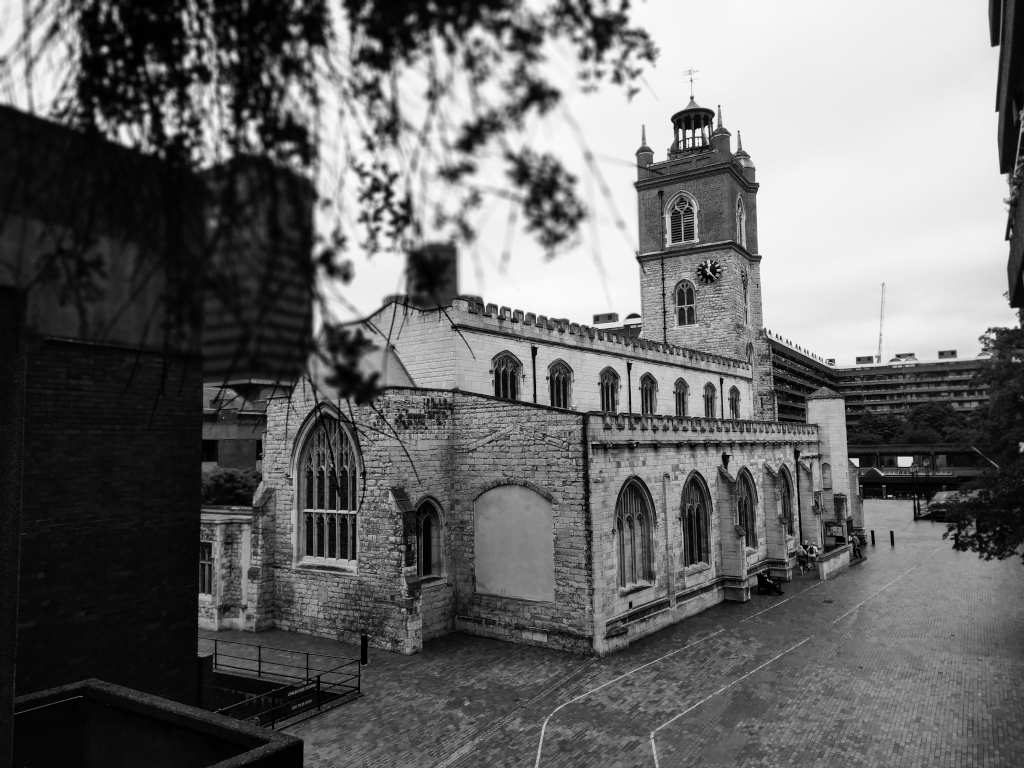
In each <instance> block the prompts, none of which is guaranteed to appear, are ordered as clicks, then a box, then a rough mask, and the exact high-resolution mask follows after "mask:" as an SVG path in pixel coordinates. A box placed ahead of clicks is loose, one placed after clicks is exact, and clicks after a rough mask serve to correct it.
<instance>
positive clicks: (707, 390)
mask: <svg viewBox="0 0 1024 768" xmlns="http://www.w3.org/2000/svg"><path fill="white" fill-rule="evenodd" d="M717 415H718V414H716V413H715V385H714V384H712V383H711V382H708V383H707V384H705V385H704V418H705V419H713V418H715V416H717Z"/></svg>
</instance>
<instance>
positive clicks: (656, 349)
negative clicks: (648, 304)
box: [449, 296, 750, 376]
mask: <svg viewBox="0 0 1024 768" xmlns="http://www.w3.org/2000/svg"><path fill="white" fill-rule="evenodd" d="M449 315H450V318H451V320H452V322H453V323H454V324H455V325H456V326H463V327H468V328H481V329H487V330H492V331H501V332H503V333H514V334H516V335H519V336H522V337H524V338H528V339H529V338H533V339H537V340H538V341H561V342H562V343H576V344H578V345H579V346H580V347H581V348H584V349H591V350H594V351H600V352H608V353H610V354H620V355H621V354H623V353H625V352H629V353H630V354H634V355H637V356H639V357H644V358H647V359H649V360H652V361H657V362H663V363H668V364H671V365H690V366H693V367H699V368H703V369H705V370H714V371H716V372H720V373H728V374H730V375H733V376H737V375H739V376H749V375H750V364H749V363H747V362H746V361H745V360H737V359H735V358H731V357H725V356H723V355H713V354H709V353H706V352H700V351H698V350H695V349H688V348H686V347H679V346H676V345H674V344H667V343H664V342H660V341H652V340H650V339H644V338H630V337H629V336H627V334H626V333H624V332H621V331H618V330H616V331H610V330H602V329H600V328H594V327H593V326H589V325H584V324H581V323H573V322H570V321H569V320H568V319H565V318H555V317H548V316H547V315H539V314H536V313H534V312H525V311H524V310H521V309H512V308H510V307H499V306H498V305H497V304H485V303H484V302H483V301H480V300H477V299H476V297H469V296H461V297H459V298H457V299H455V301H453V302H452V306H451V309H450V310H449ZM565 337H571V341H570V340H569V339H566V338H565Z"/></svg>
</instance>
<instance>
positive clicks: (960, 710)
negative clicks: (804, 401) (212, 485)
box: [204, 502, 1024, 768]
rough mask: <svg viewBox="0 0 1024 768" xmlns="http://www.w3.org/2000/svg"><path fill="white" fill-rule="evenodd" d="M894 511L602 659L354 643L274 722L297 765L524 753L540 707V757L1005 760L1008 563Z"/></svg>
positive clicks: (459, 762)
mask: <svg viewBox="0 0 1024 768" xmlns="http://www.w3.org/2000/svg"><path fill="white" fill-rule="evenodd" d="M910 518H911V514H910V506H909V504H901V503H898V502H887V503H884V504H882V503H877V502H876V503H873V504H872V503H871V502H868V504H867V509H866V522H867V526H868V527H869V528H874V529H875V530H876V536H877V546H876V547H874V548H872V547H871V546H870V545H869V546H868V547H867V548H866V549H867V553H868V559H867V560H866V561H865V562H863V563H862V564H860V565H858V566H856V567H854V568H852V569H851V570H850V571H848V572H846V573H844V574H842V575H841V576H839V577H838V578H836V579H835V580H832V581H828V582H818V581H817V580H816V579H814V578H813V577H812V576H810V575H807V576H798V578H797V580H796V581H795V582H793V583H792V584H790V585H788V586H787V588H786V594H785V595H783V596H781V597H775V596H772V597H762V596H755V597H754V598H753V599H752V600H751V601H750V602H749V603H745V604H735V603H725V604H721V605H719V606H716V607H714V608H712V609H710V610H708V611H705V612H704V613H702V614H700V615H698V616H696V617H693V618H691V619H688V620H686V621H684V622H682V623H680V624H678V625H676V626H674V627H671V628H668V629H666V630H664V631H662V632H660V633H658V634H657V635H654V636H652V637H649V638H646V639H644V640H642V641H640V642H638V643H636V644H635V645H633V646H631V647H630V648H629V649H627V650H626V651H623V652H621V653H617V654H614V655H612V656H609V657H606V658H604V659H595V658H586V657H581V656H572V655H568V654H563V653H558V652H554V651H547V650H544V649H538V648H529V647H523V646H515V645H511V644H507V643H501V642H497V641H491V640H486V639H482V638H473V637H468V636H463V635H452V636H448V637H445V638H442V639H440V640H438V641H434V642H431V643H428V644H427V645H426V647H425V648H424V651H423V652H422V653H420V654H417V655H415V656H395V655H391V654H386V653H384V652H380V651H376V652H375V651H372V650H371V664H370V665H369V666H368V667H366V668H364V677H363V689H364V692H365V695H364V696H363V697H362V698H360V699H358V700H357V701H355V702H353V703H351V704H348V705H345V706H343V707H341V708H339V709H336V710H333V711H331V712H329V713H327V714H324V715H321V716H319V717H316V718H313V719H311V720H307V721H305V722H303V723H300V724H298V725H296V726H293V727H291V728H289V729H288V730H289V732H290V733H293V734H295V735H297V736H299V737H301V738H302V739H303V740H304V741H305V744H306V764H307V765H308V766H438V768H441V767H445V768H447V767H449V766H479V765H485V766H488V768H497V767H498V766H524V767H525V766H533V765H535V763H536V762H537V752H538V743H539V741H540V736H541V729H542V726H544V723H545V720H546V719H547V725H546V726H545V727H544V738H543V747H542V752H541V756H540V763H539V764H540V765H542V766H584V765H586V766H597V765H600V766H654V765H658V766H661V767H663V768H664V767H667V766H683V765H707V766H717V765H723V766H724V765H729V766H788V765H801V766H814V765H829V766H834V765H848V766H878V765H885V766H887V768H889V767H891V766H922V767H923V766H929V767H931V766H950V767H951V768H953V767H956V768H959V767H960V766H1017V765H1020V764H1022V758H1021V755H1022V754H1024V685H1022V683H1024V604H1022V601H1021V600H1020V597H1019V595H1020V588H1021V584H1022V581H1024V567H1022V566H1021V564H1020V562H1019V560H1013V561H1007V562H1002V563H995V562H990V563H985V562H982V561H979V560H978V559H977V557H976V556H974V555H972V554H966V553H965V554H960V553H955V552H953V551H952V550H951V549H950V547H949V544H948V542H944V541H942V540H941V534H942V531H943V529H944V526H942V525H941V524H937V523H936V524H933V523H928V522H918V523H914V522H913V521H912V520H911V519H910ZM890 529H892V530H894V531H895V534H896V547H895V548H890V546H889V536H888V531H889V530H890ZM766 609H768V610H766ZM204 635H206V636H213V635H212V634H211V633H204ZM216 636H217V637H221V638H225V639H227V638H235V637H237V638H238V639H242V640H248V641H252V640H255V639H258V640H259V641H260V642H263V643H265V644H267V645H279V646H283V647H290V648H295V649H296V650H311V651H314V652H317V651H318V652H320V653H333V654H339V653H340V654H342V655H344V654H346V653H347V654H350V655H351V654H355V653H356V652H357V649H355V648H352V647H349V646H342V645H341V644H339V643H333V642H331V641H327V640H322V639H317V638H311V637H306V636H302V635H295V634H290V633H285V632H277V631H272V632H265V633H261V634H260V635H257V636H253V635H252V634H243V633H233V632H231V633H228V632H221V633H217V635H216ZM595 689H596V690H595ZM563 705H564V706H563ZM559 707H560V708H559ZM556 709H557V711H555V710H556ZM553 711H554V714H552V712H553ZM549 715H550V717H549ZM652 731H653V732H655V733H654V739H653V742H654V749H652V739H651V733H652ZM655 749H656V752H657V761H658V762H657V763H655V755H654V750H655Z"/></svg>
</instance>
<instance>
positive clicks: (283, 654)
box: [199, 638, 362, 728]
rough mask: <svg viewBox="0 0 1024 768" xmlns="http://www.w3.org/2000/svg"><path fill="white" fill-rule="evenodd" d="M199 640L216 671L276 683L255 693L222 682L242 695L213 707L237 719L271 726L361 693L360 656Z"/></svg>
mask: <svg viewBox="0 0 1024 768" xmlns="http://www.w3.org/2000/svg"><path fill="white" fill-rule="evenodd" d="M199 644H200V649H201V650H202V649H203V646H204V644H205V645H206V648H208V649H210V650H212V656H213V659H212V660H213V670H214V671H215V672H224V673H228V674H231V675H237V676H241V677H247V678H255V679H257V680H266V681H268V682H271V683H275V682H276V683H280V684H279V685H276V686H275V687H273V688H271V689H270V690H266V691H263V692H260V693H252V692H249V691H244V690H239V689H237V688H229V687H227V686H224V685H221V686H220V687H221V689H222V690H224V691H225V692H230V693H233V694H235V695H237V696H241V697H242V698H241V700H240V701H237V702H234V703H232V704H229V705H227V706H224V707H221V708H220V709H218V710H216V711H217V712H219V713H221V714H225V715H229V716H230V717H234V718H236V719H239V720H248V721H250V722H253V723H256V724H258V725H262V726H266V727H270V728H273V727H274V726H275V725H277V724H278V723H280V722H281V721H283V720H287V719H290V718H292V717H295V716H298V715H300V714H303V713H306V712H310V711H311V710H316V711H317V712H319V711H322V710H323V709H324V708H325V707H326V708H329V707H331V706H335V705H337V704H341V703H344V702H345V701H347V700H348V699H349V698H351V697H354V696H356V695H358V694H359V693H360V692H361V683H362V679H361V677H362V676H361V664H360V660H359V659H353V658H348V657H345V656H334V655H331V654H325V653H318V652H311V651H295V650H292V649H289V648H276V647H273V646H266V645H257V644H255V643H241V642H237V641H234V640H220V639H206V638H200V639H199Z"/></svg>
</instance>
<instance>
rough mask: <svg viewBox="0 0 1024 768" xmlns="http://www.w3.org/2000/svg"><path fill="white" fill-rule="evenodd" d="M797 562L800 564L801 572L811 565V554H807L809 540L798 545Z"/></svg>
mask: <svg viewBox="0 0 1024 768" xmlns="http://www.w3.org/2000/svg"><path fill="white" fill-rule="evenodd" d="M796 562H797V565H799V566H800V573H803V572H804V571H806V570H807V569H808V568H809V567H810V556H809V555H808V554H807V542H806V541H805V542H804V543H803V544H797V545H796Z"/></svg>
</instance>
